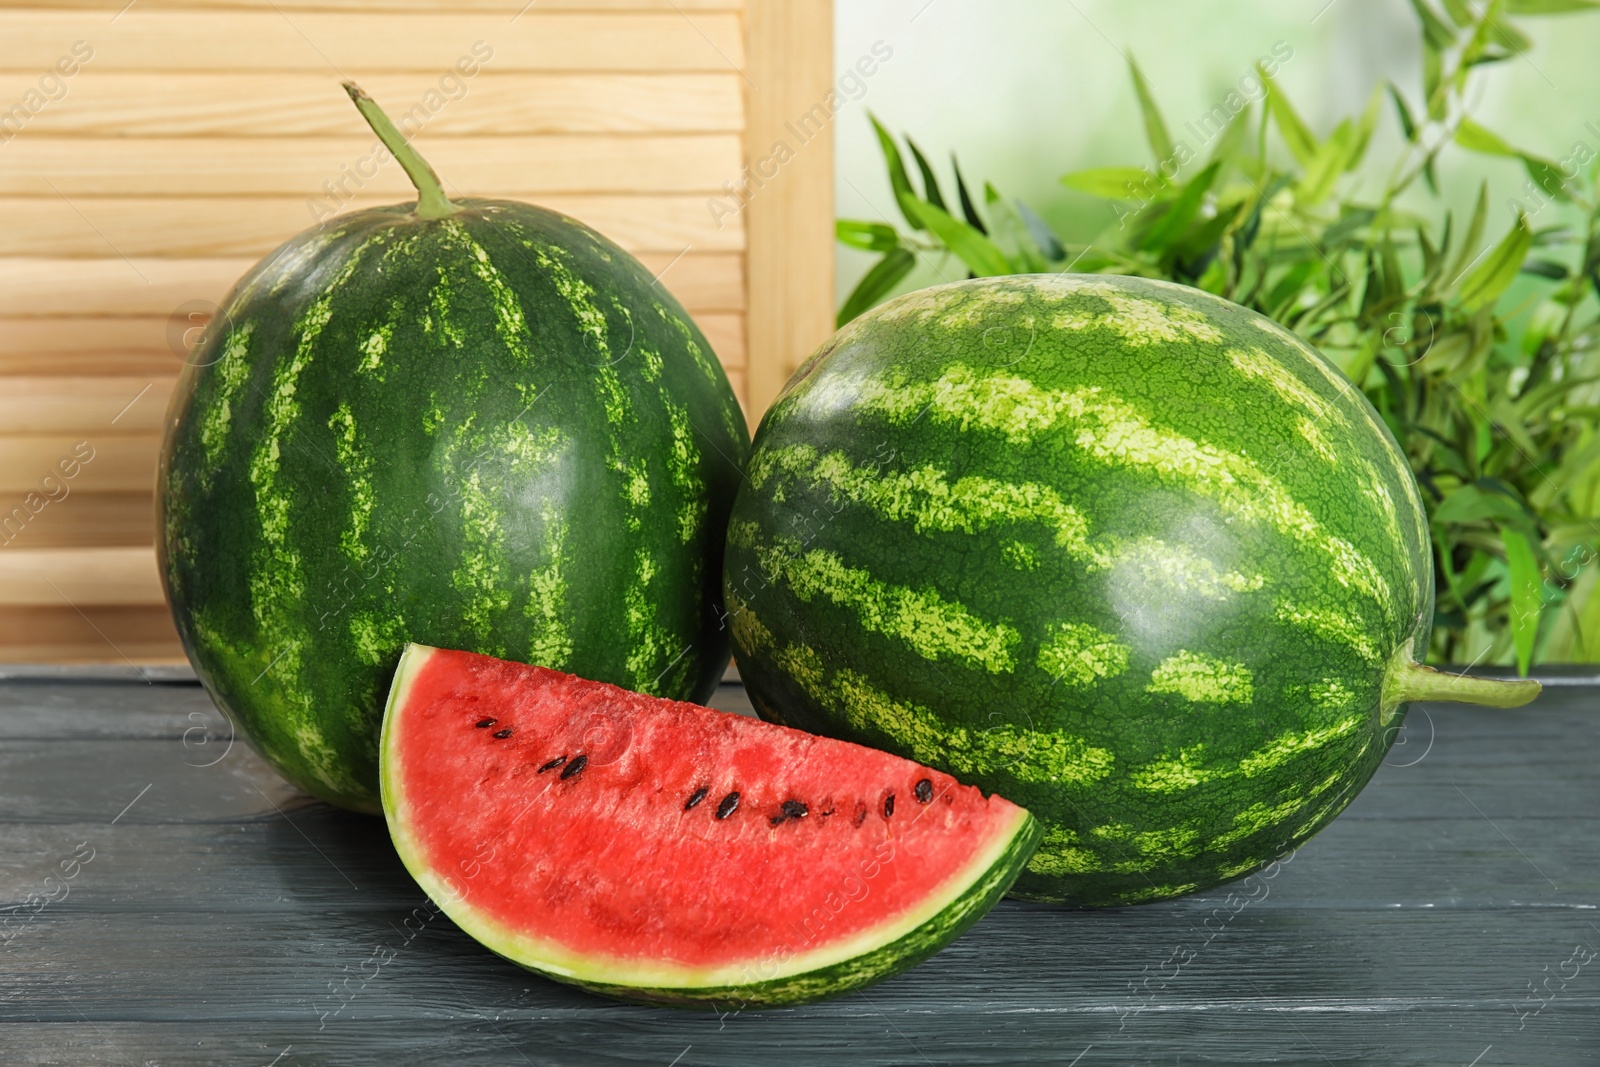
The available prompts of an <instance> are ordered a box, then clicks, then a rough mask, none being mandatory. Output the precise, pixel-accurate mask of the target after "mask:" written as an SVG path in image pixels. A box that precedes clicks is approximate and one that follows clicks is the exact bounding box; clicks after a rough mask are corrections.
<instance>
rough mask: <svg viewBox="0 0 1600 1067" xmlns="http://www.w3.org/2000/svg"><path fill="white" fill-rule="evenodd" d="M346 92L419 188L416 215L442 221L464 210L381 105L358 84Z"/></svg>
mask: <svg viewBox="0 0 1600 1067" xmlns="http://www.w3.org/2000/svg"><path fill="white" fill-rule="evenodd" d="M344 91H345V92H347V93H349V94H350V99H351V101H352V102H353V103H354V104H355V105H356V110H357V111H359V112H361V117H362V118H364V119H366V120H367V125H368V126H371V127H372V132H373V133H375V134H377V135H378V140H380V141H382V142H383V147H385V148H387V149H388V150H389V151H390V152H391V153H392V154H393V155H394V158H395V159H397V160H399V161H400V165H401V166H402V167H404V168H405V171H406V177H408V178H410V179H411V184H412V185H414V186H416V187H417V208H416V212H415V214H416V216H417V217H418V218H421V219H442V218H445V217H447V216H449V215H454V214H455V213H456V212H458V211H460V210H461V208H460V207H459V206H458V205H456V204H452V203H451V202H450V198H449V197H447V196H445V195H444V186H443V185H442V184H441V183H440V181H439V175H438V174H436V173H435V172H434V169H433V168H432V167H430V166H429V165H428V161H427V160H426V159H423V158H422V153H420V152H418V151H417V150H416V149H415V148H413V147H411V142H410V141H409V140H408V139H407V138H406V135H405V134H403V133H401V132H400V130H399V129H398V128H397V127H396V126H395V124H394V123H392V122H390V121H389V116H388V115H385V114H384V113H383V109H382V108H381V107H379V106H378V102H377V101H376V100H374V99H372V97H370V96H368V95H367V94H366V91H365V90H364V89H362V88H361V86H359V85H357V84H356V83H355V82H345V83H344Z"/></svg>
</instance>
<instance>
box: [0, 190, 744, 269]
mask: <svg viewBox="0 0 1600 1067" xmlns="http://www.w3.org/2000/svg"><path fill="white" fill-rule="evenodd" d="M484 195H486V196H491V197H492V196H495V195H497V194H496V193H494V192H493V191H490V192H487V193H485V194H484ZM394 200H395V198H393V197H387V198H373V199H366V198H357V199H356V200H353V201H351V202H350V203H349V204H348V205H347V209H348V210H357V209H360V208H363V207H375V206H378V205H380V204H385V203H394ZM541 203H542V204H543V206H545V207H548V208H550V209H552V210H554V211H560V212H563V213H565V214H568V215H571V216H572V217H573V218H576V219H581V220H582V221H583V222H585V223H587V224H588V225H590V226H593V227H594V228H595V229H597V230H599V231H600V232H601V233H603V234H605V235H606V236H607V237H609V238H611V239H612V240H613V241H615V242H617V243H618V244H619V245H621V246H622V247H623V248H626V249H627V250H628V251H630V252H633V253H635V254H638V253H640V252H666V253H669V254H671V255H676V254H678V253H679V252H682V251H684V249H686V248H687V249H689V250H690V251H694V252H736V251H739V250H741V249H743V248H744V227H743V226H742V225H741V224H739V223H738V222H737V221H736V220H727V219H725V220H723V221H724V223H725V225H724V226H723V227H722V228H720V229H719V228H718V227H717V225H716V223H715V222H714V221H713V220H712V218H711V215H710V213H709V212H708V211H707V210H706V204H705V198H704V197H699V196H631V197H630V196H549V197H543V198H542V199H541ZM0 220H4V224H3V225H0V256H26V255H37V254H39V253H40V252H41V251H43V250H46V249H48V250H49V252H50V253H51V254H52V255H56V256H95V257H106V256H113V255H117V254H119V253H120V254H121V255H123V256H129V257H135V258H137V257H140V256H201V257H223V256H252V257H257V256H262V255H265V254H266V253H267V252H270V251H271V250H272V249H274V248H276V247H277V246H278V245H279V244H282V243H283V241H284V240H286V239H287V238H288V237H290V236H292V235H293V234H295V233H298V232H299V231H301V230H304V229H306V228H308V227H309V226H310V225H311V224H312V222H313V221H314V219H313V217H312V215H311V213H310V210H309V209H308V208H307V206H306V201H305V200H304V199H302V198H296V197H261V198H233V199H229V198H220V199H208V198H203V197H191V198H184V199H179V198H175V197H156V198H124V197H106V198H103V199H102V198H90V197H75V198H73V200H72V201H71V202H68V201H66V200H62V199H60V198H54V199H42V198H17V197H0Z"/></svg>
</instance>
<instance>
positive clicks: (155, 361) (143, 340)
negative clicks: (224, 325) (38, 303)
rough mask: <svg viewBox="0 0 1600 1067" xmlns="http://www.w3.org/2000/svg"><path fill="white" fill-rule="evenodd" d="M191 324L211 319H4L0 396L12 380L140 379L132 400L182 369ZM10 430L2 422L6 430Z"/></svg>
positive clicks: (0, 335) (0, 343)
mask: <svg viewBox="0 0 1600 1067" xmlns="http://www.w3.org/2000/svg"><path fill="white" fill-rule="evenodd" d="M175 306H176V305H175ZM191 321H193V322H194V324H195V325H197V326H203V325H204V321H205V320H204V318H203V317H202V318H201V319H199V320H189V319H187V318H184V317H178V318H176V319H169V318H167V317H155V316H150V317H142V318H135V317H128V316H114V317H105V318H75V319H69V318H39V319H35V318H15V319H12V318H0V375H4V376H6V377H5V378H0V397H4V395H5V394H6V393H7V392H8V391H9V383H8V381H7V380H6V378H11V377H22V378H39V377H55V378H61V377H66V376H76V377H88V376H109V377H113V378H123V379H129V378H131V379H140V380H139V381H138V384H137V385H135V387H134V388H133V389H131V390H129V392H128V396H129V397H132V395H133V394H134V393H135V392H137V391H138V390H139V389H140V388H142V387H143V386H144V385H145V384H146V383H147V382H149V381H151V380H153V379H155V378H163V379H165V378H169V377H171V376H172V375H173V374H175V373H177V372H178V371H179V370H181V369H182V360H183V357H182V355H181V353H183V352H184V351H186V349H185V348H184V346H183V340H184V333H185V330H186V329H187V328H188V326H187V325H186V324H187V323H189V322H191ZM174 349H176V350H177V351H174ZM141 403H143V402H142V401H141ZM118 425H119V426H120V425H121V424H120V423H119V424H118ZM7 429H9V427H7V426H6V425H5V423H3V422H0V431H5V430H7Z"/></svg>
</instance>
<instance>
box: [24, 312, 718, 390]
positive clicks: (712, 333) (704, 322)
mask: <svg viewBox="0 0 1600 1067" xmlns="http://www.w3.org/2000/svg"><path fill="white" fill-rule="evenodd" d="M694 321H695V324H696V325H698V326H699V327H700V332H701V333H703V334H705V335H706V340H707V341H709V342H711V349H712V351H714V352H715V353H716V354H717V359H718V361H719V362H720V363H721V364H722V366H723V369H724V370H732V369H734V368H738V369H740V370H743V369H744V365H745V345H744V316H743V315H696V316H695V320H694ZM0 388H3V386H0Z"/></svg>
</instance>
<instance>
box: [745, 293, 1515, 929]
mask: <svg viewBox="0 0 1600 1067" xmlns="http://www.w3.org/2000/svg"><path fill="white" fill-rule="evenodd" d="M725 567H726V570H725V575H724V595H725V597H726V600H727V605H728V610H729V620H730V624H731V628H732V631H733V640H734V654H735V656H736V658H737V660H738V662H739V667H740V673H741V675H742V677H743V679H744V681H745V685H746V686H747V687H748V689H749V691H750V694H751V697H752V699H753V701H754V702H755V704H756V706H757V708H758V709H759V710H760V711H761V713H762V714H763V715H764V716H767V717H770V718H773V719H776V720H778V721H781V722H784V723H787V724H789V725H791V726H797V727H800V728H802V729H806V730H812V731H816V732H821V733H828V734H832V735H834V736H838V737H842V738H845V739H848V740H853V741H859V742H862V743H865V744H871V745H877V746H879V747H882V748H886V749H889V750H891V751H894V752H897V753H900V754H902V755H905V756H907V757H909V758H911V759H914V760H917V761H918V762H921V763H925V764H927V765H929V766H933V767H938V768H939V769H941V770H944V771H947V772H949V773H951V774H955V775H958V776H960V777H962V778H963V780H966V781H971V782H974V783H976V784H978V785H980V786H982V787H984V788H987V789H992V790H995V791H996V792H999V793H1000V794H1002V795H1003V796H1005V797H1007V798H1008V799H1010V800H1013V801H1015V802H1016V803H1019V804H1022V805H1024V806H1026V807H1027V808H1028V809H1029V810H1031V811H1032V812H1033V813H1034V814H1035V816H1037V817H1038V818H1039V820H1040V822H1041V823H1042V824H1043V825H1044V828H1045V835H1044V842H1043V844H1042V845H1041V847H1040V849H1039V851H1038V852H1037V853H1036V854H1035V855H1034V857H1033V859H1032V860H1031V861H1030V863H1029V865H1028V869H1027V870H1026V871H1025V872H1024V873H1023V875H1022V876H1021V878H1020V879H1019V880H1018V882H1017V884H1016V889H1015V890H1014V892H1015V894H1016V895H1019V896H1023V897H1028V898H1032V899H1037V900H1045V901H1058V902H1066V903H1071V904H1079V905H1116V904H1127V903H1134V902H1138V901H1147V900H1156V899H1161V898H1165V897H1172V896H1177V895H1179V894H1182V893H1186V892H1190V891H1194V890H1198V889H1203V888H1206V887H1208V886H1212V885H1215V884H1217V883H1220V882H1223V881H1227V880H1229V879H1232V878H1235V877H1239V876H1242V875H1244V874H1245V873H1247V872H1249V871H1251V870H1254V869H1255V868H1257V867H1259V866H1260V865H1262V864H1263V863H1265V862H1268V861H1270V860H1271V859H1272V858H1273V857H1274V856H1277V855H1279V854H1281V853H1282V852H1283V851H1284V850H1285V849H1288V848H1293V847H1295V846H1297V845H1298V844H1299V843H1301V842H1303V841H1305V840H1306V839H1307V838H1309V837H1310V836H1311V835H1312V834H1314V833H1316V832H1317V831H1318V830H1319V829H1321V828H1322V827H1323V826H1325V825H1327V823H1328V822H1329V821H1330V820H1331V819H1332V818H1333V817H1334V816H1335V815H1336V814H1338V812H1339V811H1340V810H1342V809H1343V807H1344V806H1345V805H1346V804H1348V803H1349V802H1350V800H1351V799H1352V798H1353V797H1354V796H1355V795H1356V793H1357V791H1359V790H1360V788H1361V787H1362V786H1363V785H1364V784H1365V783H1366V781H1367V780H1368V778H1370V777H1371V775H1372V773H1373V771H1374V770H1375V769H1376V768H1377V766H1378V764H1379V762H1380V761H1381V760H1382V758H1383V755H1384V753H1385V751H1386V750H1387V748H1388V746H1389V745H1390V744H1391V743H1392V741H1393V738H1394V735H1395V733H1396V731H1397V729H1398V727H1399V725H1400V723H1401V720H1402V717H1403V715H1404V713H1405V709H1406V704H1407V702H1408V701H1413V700H1425V699H1434V700H1464V701H1469V702H1475V703H1483V704H1496V705H1514V704H1520V703H1524V702H1526V701H1527V700H1530V699H1532V697H1533V695H1534V694H1535V693H1537V691H1538V685H1537V683H1534V682H1526V681H1524V682H1499V681H1492V680H1487V679H1480V678H1466V677H1459V676H1452V675H1446V674H1441V673H1439V672H1436V671H1433V670H1431V669H1429V668H1427V667H1424V666H1422V665H1420V664H1419V662H1418V660H1419V659H1420V658H1421V657H1422V656H1423V654H1424V652H1425V650H1426V648H1427V647H1428V629H1429V625H1430V624H1431V622H1432V615H1433V587H1432V574H1433V568H1432V563H1431V555H1430V540H1429V534H1428V524H1427V519H1426V517H1425V515H1424V513H1423V509H1422V503H1421V500H1420V498H1419V496H1418V492H1417V487H1416V484H1415V482H1414V479H1413V477H1412V474H1411V471H1410V469H1409V467H1408V466H1407V464H1406V460H1405V457H1404V455H1403V454H1402V453H1401V451H1400V449H1399V448H1398V447H1397V446H1396V444H1395V442H1394V440H1393V438H1392V437H1391V436H1390V434H1389V432H1388V430H1387V429H1386V428H1385V427H1384V425H1383V423H1382V422H1381V420H1380V419H1379V417H1378V414H1377V412H1376V411H1374V410H1373V409H1372V407H1371V406H1370V405H1369V404H1368V402H1367V401H1366V399H1365V398H1364V397H1363V396H1362V395H1361V393H1360V392H1359V391H1358V390H1357V389H1356V388H1355V387H1354V386H1353V385H1351V383H1350V382H1349V381H1348V380H1346V379H1345V378H1344V377H1343V376H1342V375H1341V374H1340V372H1339V371H1338V370H1337V369H1336V368H1335V367H1334V366H1333V365H1332V364H1330V363H1329V362H1328V361H1327V360H1326V359H1324V358H1323V357H1322V356H1321V355H1320V354H1319V353H1317V352H1316V351H1315V350H1314V349H1313V348H1312V347H1310V346H1309V345H1307V344H1306V343H1305V342H1304V341H1302V340H1300V339H1299V338H1297V337H1295V336H1294V335H1293V334H1291V333H1289V332H1288V331H1286V330H1285V329H1283V328H1282V327H1281V326H1279V325H1278V324H1276V323H1274V322H1272V321H1271V320H1269V319H1267V318H1264V317H1262V316H1260V315H1257V314H1255V313H1254V312H1251V311H1248V310H1246V309H1244V308H1241V307H1238V306H1237V305H1234V304H1231V303H1229V302H1227V301H1225V300H1222V299H1219V298H1217V297H1214V296H1211V295H1209V294H1207V293H1203V292H1199V291H1197V290H1193V289H1188V288H1186V287H1183V286H1176V285H1172V284H1169V283H1165V282H1156V281H1149V280H1145V279H1137V278H1116V277H1104V276H1094V277H1089V276H1073V275H1037V276H1014V277H1004V278H985V279H979V280H972V281H967V282H962V283H957V284H954V285H947V286H939V287H936V288H932V289H926V290H923V291H921V292H917V293H912V294H910V295H907V296H904V297H901V298H899V299H896V300H892V301H890V302H889V303H887V304H884V305H882V306H881V307H879V308H877V309H875V310H873V311H872V312H870V313H868V314H867V315H865V316H863V317H861V318H859V319H857V320H856V321H855V322H853V323H851V324H850V325H849V326H847V327H845V328H844V329H843V330H841V331H840V332H839V333H838V334H837V335H836V336H835V337H834V338H833V339H832V341H830V342H829V343H828V344H826V345H825V346H824V347H823V348H822V349H821V350H820V351H819V352H817V354H816V355H814V356H813V357H812V358H811V359H810V360H809V361H808V362H807V363H806V364H805V366H803V367H802V368H801V369H800V370H799V372H797V373H796V375H795V376H794V378H793V380H791V381H790V383H789V385H788V386H787V388H786V390H785V392H784V393H783V395H782V396H781V397H780V398H779V400H778V401H777V402H776V403H775V404H774V406H773V407H772V409H771V410H770V411H768V413H767V414H766V416H765V418H764V419H763V420H762V423H761V426H760V428H759V429H758V430H757V433H756V439H755V445H754V450H753V453H752V456H751V461H750V467H749V472H748V479H747V481H746V483H745V484H744V485H743V487H742V488H741V489H740V492H739V498H738V501H737V502H736V504H735V505H734V512H733V517H732V520H731V522H730V526H729V533H728V552H727V556H726V564H725Z"/></svg>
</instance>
